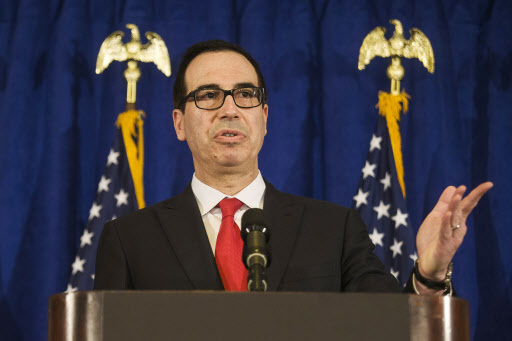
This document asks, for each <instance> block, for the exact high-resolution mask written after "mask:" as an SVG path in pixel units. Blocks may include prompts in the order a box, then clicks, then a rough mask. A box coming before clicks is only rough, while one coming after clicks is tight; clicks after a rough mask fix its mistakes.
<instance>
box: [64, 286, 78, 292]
mask: <svg viewBox="0 0 512 341" xmlns="http://www.w3.org/2000/svg"><path fill="white" fill-rule="evenodd" d="M75 291H78V288H74V287H73V286H72V285H71V284H68V288H67V289H66V292H67V293H68V294H69V293H70V292H75Z"/></svg>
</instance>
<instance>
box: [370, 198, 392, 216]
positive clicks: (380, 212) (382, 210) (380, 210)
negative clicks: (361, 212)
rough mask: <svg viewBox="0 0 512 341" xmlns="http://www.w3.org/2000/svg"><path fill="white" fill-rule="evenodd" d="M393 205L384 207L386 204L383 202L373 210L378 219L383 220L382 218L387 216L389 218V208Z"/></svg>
mask: <svg viewBox="0 0 512 341" xmlns="http://www.w3.org/2000/svg"><path fill="white" fill-rule="evenodd" d="M390 206H391V204H387V205H384V202H383V201H382V200H381V201H380V203H379V206H375V207H374V208H373V209H374V210H375V212H377V219H380V218H382V216H386V217H388V218H389V212H388V210H389V207H390Z"/></svg>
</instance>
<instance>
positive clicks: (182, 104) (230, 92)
mask: <svg viewBox="0 0 512 341" xmlns="http://www.w3.org/2000/svg"><path fill="white" fill-rule="evenodd" d="M240 89H260V90H261V99H260V102H259V103H258V104H256V105H253V106H252V107H242V106H240V105H238V104H237V103H236V100H235V96H233V94H234V92H235V91H237V90H240ZM204 90H217V91H222V92H223V93H224V98H223V99H222V103H221V104H220V105H219V106H218V107H216V108H209V109H205V108H200V107H199V106H198V105H197V101H196V93H197V92H199V91H204ZM228 95H231V97H233V102H234V103H235V105H236V106H237V107H239V108H242V109H250V108H256V107H257V106H259V105H262V104H264V103H265V88H264V87H260V86H244V87H240V88H235V89H231V90H223V89H197V90H194V91H191V92H189V94H188V95H187V96H185V98H183V100H182V101H181V103H180V106H179V108H180V109H181V111H183V113H184V111H185V108H184V106H185V104H186V103H187V100H188V99H189V98H190V97H193V98H194V104H195V105H196V107H197V108H198V109H201V110H216V109H219V108H222V106H223V105H224V102H225V101H226V97H227V96H228Z"/></svg>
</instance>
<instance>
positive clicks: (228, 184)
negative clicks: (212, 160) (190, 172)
mask: <svg viewBox="0 0 512 341" xmlns="http://www.w3.org/2000/svg"><path fill="white" fill-rule="evenodd" d="M257 176H258V167H256V168H255V169H254V170H252V171H250V172H232V173H226V172H215V171H210V172H207V171H202V170H199V169H197V168H196V177H197V179H199V180H200V181H201V182H202V183H204V184H206V185H208V186H210V187H212V188H215V189H216V190H218V191H220V192H222V193H224V194H226V195H230V196H231V195H235V194H237V193H238V192H240V191H241V190H243V189H244V188H245V187H247V186H248V185H249V184H250V183H251V182H253V181H254V179H256V177H257Z"/></svg>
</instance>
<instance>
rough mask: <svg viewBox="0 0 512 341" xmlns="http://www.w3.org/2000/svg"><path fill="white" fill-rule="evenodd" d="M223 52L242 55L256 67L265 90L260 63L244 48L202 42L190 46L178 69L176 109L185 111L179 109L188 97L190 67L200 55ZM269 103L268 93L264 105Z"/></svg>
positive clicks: (210, 41)
mask: <svg viewBox="0 0 512 341" xmlns="http://www.w3.org/2000/svg"><path fill="white" fill-rule="evenodd" d="M221 51H233V52H236V53H238V54H241V55H242V56H244V57H245V59H247V60H248V61H249V62H250V63H251V64H252V66H253V67H254V70H255V71H256V74H257V75H258V86H260V87H262V88H265V80H264V79H263V74H262V73H261V70H260V66H259V65H258V63H257V62H256V61H255V60H254V58H253V57H252V56H251V55H250V54H249V52H247V51H245V50H244V49H243V48H241V47H240V46H238V45H237V44H233V43H230V42H227V41H224V40H218V39H215V40H207V41H202V42H199V43H197V44H194V45H192V46H190V47H189V48H188V49H187V51H185V54H184V55H183V57H182V59H181V63H180V66H179V67H178V72H177V73H176V80H175V81H174V89H173V101H172V102H173V104H174V108H175V109H180V110H181V111H184V109H185V108H184V107H185V106H184V105H182V107H179V106H180V104H181V102H182V101H183V99H184V98H185V96H186V95H187V93H186V91H187V87H186V85H185V72H186V71H187V68H188V66H189V65H190V63H191V62H192V60H194V58H196V57H197V56H199V55H200V54H203V53H207V52H221ZM266 101H267V91H266V89H265V91H264V92H263V103H262V104H265V102H266Z"/></svg>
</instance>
